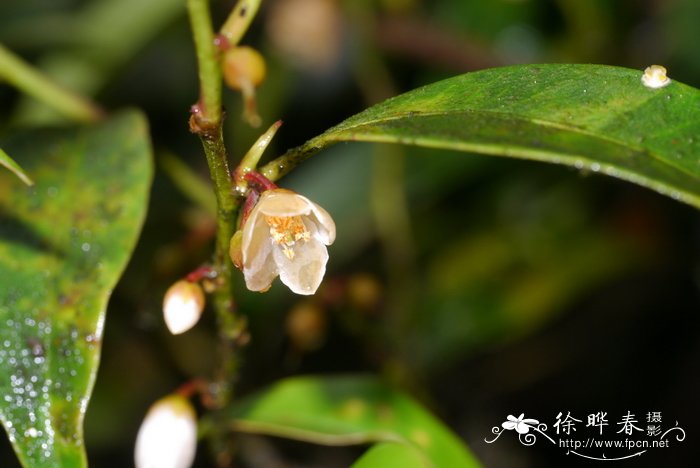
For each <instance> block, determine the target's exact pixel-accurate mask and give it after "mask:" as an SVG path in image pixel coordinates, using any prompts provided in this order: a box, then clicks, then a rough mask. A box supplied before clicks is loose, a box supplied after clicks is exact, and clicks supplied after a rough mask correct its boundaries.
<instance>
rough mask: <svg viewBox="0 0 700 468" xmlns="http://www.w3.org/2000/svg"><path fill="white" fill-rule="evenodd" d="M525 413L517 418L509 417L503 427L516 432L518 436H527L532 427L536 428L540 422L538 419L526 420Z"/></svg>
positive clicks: (510, 415)
mask: <svg viewBox="0 0 700 468" xmlns="http://www.w3.org/2000/svg"><path fill="white" fill-rule="evenodd" d="M524 416H525V413H521V414H520V416H518V417H517V418H516V417H515V416H513V415H512V414H509V415H508V418H506V419H508V420H507V421H505V422H504V423H503V424H501V426H503V429H506V430H508V431H512V430H513V429H515V430H516V432H517V433H518V434H527V433H528V432H530V428H531V427H536V426H537V425H538V424H539V423H540V422H539V421H538V420H537V419H524Z"/></svg>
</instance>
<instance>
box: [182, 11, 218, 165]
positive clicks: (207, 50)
mask: <svg viewBox="0 0 700 468" xmlns="http://www.w3.org/2000/svg"><path fill="white" fill-rule="evenodd" d="M187 12H188V13H189V16H190V23H191V26H192V36H193V38H194V45H195V48H196V53H197V66H198V69H199V86H200V97H199V106H198V109H197V112H196V114H195V117H196V119H197V123H198V124H199V125H200V126H202V127H204V128H208V127H220V126H221V68H220V66H219V61H218V60H217V54H218V51H217V50H216V46H215V45H214V30H213V29H212V25H211V24H212V23H211V13H210V12H209V2H208V1H206V0H187ZM212 175H213V174H212Z"/></svg>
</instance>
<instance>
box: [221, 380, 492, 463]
mask: <svg viewBox="0 0 700 468" xmlns="http://www.w3.org/2000/svg"><path fill="white" fill-rule="evenodd" d="M228 417H229V418H230V426H231V428H232V429H234V430H237V431H242V432H250V433H259V434H268V435H275V436H280V437H286V438H290V439H296V440H303V441H308V442H314V443H318V444H324V445H354V444H368V443H373V442H394V443H399V444H402V445H406V446H410V447H412V448H413V449H416V450H417V451H419V452H420V453H421V454H422V455H423V457H425V459H426V466H436V467H442V466H460V467H465V468H468V467H478V466H480V465H479V463H478V461H477V460H476V459H475V458H474V456H473V455H472V454H471V453H470V452H469V450H468V449H467V448H466V447H465V446H464V445H463V444H462V442H461V441H460V440H459V439H458V438H457V437H456V436H455V435H454V434H453V433H452V432H451V431H450V430H449V429H447V428H446V427H445V426H444V425H443V424H442V423H441V422H440V421H438V420H437V419H436V418H435V417H434V416H433V415H431V414H430V413H429V412H428V411H426V410H425V409H423V408H422V407H421V406H420V405H419V404H418V403H416V402H415V401H414V400H412V399H411V398H409V397H408V396H406V395H404V394H402V393H400V392H398V391H396V390H393V389H391V388H389V387H387V386H385V385H383V384H382V383H381V382H379V381H378V380H376V379H374V378H371V377H360V376H344V377H333V378H330V377H329V378H321V377H296V378H291V379H287V380H284V381H282V382H279V383H277V384H276V385H274V386H273V387H272V388H270V389H268V390H266V391H264V392H262V393H260V394H257V395H254V396H252V397H251V398H248V399H246V400H243V401H241V402H239V403H238V404H236V405H234V406H233V407H232V408H231V409H230V411H229V414H228ZM406 456H408V455H407V454H406Z"/></svg>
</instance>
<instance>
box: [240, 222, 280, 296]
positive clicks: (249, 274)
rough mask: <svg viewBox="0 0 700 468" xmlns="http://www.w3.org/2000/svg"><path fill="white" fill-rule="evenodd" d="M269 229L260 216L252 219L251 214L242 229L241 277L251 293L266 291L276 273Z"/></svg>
mask: <svg viewBox="0 0 700 468" xmlns="http://www.w3.org/2000/svg"><path fill="white" fill-rule="evenodd" d="M269 229H270V228H269V226H268V225H267V223H266V222H265V220H264V218H263V217H262V216H255V217H253V216H252V213H251V217H250V218H248V222H246V225H245V227H244V229H243V241H242V242H241V249H242V252H243V276H244V277H245V284H246V287H247V288H248V289H249V290H251V291H266V290H267V289H268V288H269V287H270V285H271V284H272V281H273V280H274V279H275V277H276V276H277V273H278V270H277V264H276V262H275V260H274V258H273V256H272V242H271V239H270V232H269Z"/></svg>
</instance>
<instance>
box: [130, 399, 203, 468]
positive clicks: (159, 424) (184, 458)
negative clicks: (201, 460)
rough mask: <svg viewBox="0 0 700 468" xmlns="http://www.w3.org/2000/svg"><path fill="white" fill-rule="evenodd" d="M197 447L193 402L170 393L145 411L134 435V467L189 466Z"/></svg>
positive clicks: (184, 467) (178, 467)
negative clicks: (136, 433) (144, 415)
mask: <svg viewBox="0 0 700 468" xmlns="http://www.w3.org/2000/svg"><path fill="white" fill-rule="evenodd" d="M196 450H197V420H196V415H195V412H194V408H193V407H192V404H191V403H190V402H189V400H187V399H186V398H185V397H183V396H181V395H178V394H172V395H168V396H166V397H164V398H161V399H160V400H158V401H156V402H155V403H154V404H153V406H151V408H150V409H149V410H148V414H146V417H145V418H144V420H143V422H142V423H141V427H140V428H139V433H138V436H137V437H136V449H135V450H134V462H135V463H136V468H189V467H190V466H192V463H193V462H194V456H195V452H196Z"/></svg>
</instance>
